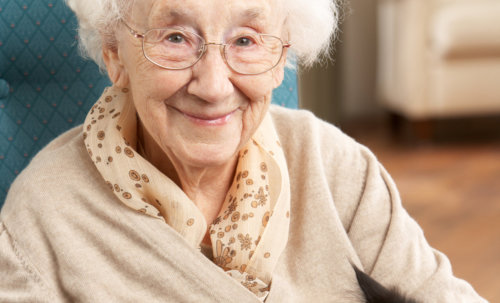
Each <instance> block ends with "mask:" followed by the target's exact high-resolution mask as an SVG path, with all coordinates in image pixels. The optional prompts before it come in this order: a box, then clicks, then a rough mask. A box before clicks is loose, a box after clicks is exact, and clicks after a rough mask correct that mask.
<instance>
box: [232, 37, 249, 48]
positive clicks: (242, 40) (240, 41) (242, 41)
mask: <svg viewBox="0 0 500 303" xmlns="http://www.w3.org/2000/svg"><path fill="white" fill-rule="evenodd" d="M233 44H234V45H235V46H251V45H253V44H254V41H253V40H252V39H251V38H250V37H239V38H236V40H234V42H233Z"/></svg>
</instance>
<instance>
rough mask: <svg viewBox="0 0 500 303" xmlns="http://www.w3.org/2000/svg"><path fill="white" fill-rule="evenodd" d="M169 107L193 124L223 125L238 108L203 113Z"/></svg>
mask: <svg viewBox="0 0 500 303" xmlns="http://www.w3.org/2000/svg"><path fill="white" fill-rule="evenodd" d="M169 107H170V108H172V109H174V110H176V111H177V112H179V113H181V114H182V115H183V116H184V117H185V118H187V119H188V120H189V121H191V122H193V123H195V124H198V125H201V126H221V125H225V124H227V123H229V121H230V120H231V117H232V116H233V115H234V113H235V112H236V111H237V110H238V109H235V110H233V111H231V112H228V113H222V114H213V115H205V114H194V113H187V112H184V111H182V110H179V109H177V108H175V107H171V106H169Z"/></svg>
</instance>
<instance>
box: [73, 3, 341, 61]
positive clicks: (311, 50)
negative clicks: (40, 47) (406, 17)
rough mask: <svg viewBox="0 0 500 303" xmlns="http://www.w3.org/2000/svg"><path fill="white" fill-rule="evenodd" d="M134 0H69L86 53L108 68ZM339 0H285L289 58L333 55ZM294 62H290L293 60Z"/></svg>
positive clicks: (297, 59) (83, 52)
mask: <svg viewBox="0 0 500 303" xmlns="http://www.w3.org/2000/svg"><path fill="white" fill-rule="evenodd" d="M133 1H134V0H66V3H67V5H68V6H69V7H70V8H71V9H72V10H73V11H74V12H75V14H76V16H77V18H78V24H79V28H78V36H79V40H80V41H79V42H80V50H81V53H82V55H83V56H85V57H87V58H90V59H92V60H93V61H95V62H96V63H97V64H98V65H99V67H100V68H101V69H103V70H104V69H105V66H104V62H103V58H102V49H103V47H111V48H114V47H116V39H115V32H114V31H115V29H116V27H117V26H118V23H119V22H120V19H121V18H122V17H123V16H124V15H125V14H126V12H127V11H128V9H129V8H130V7H131V5H132V3H133ZM337 2H339V0H337V1H336V0H283V6H284V13H285V16H286V21H285V31H287V32H288V35H289V37H288V38H289V40H290V42H291V44H292V46H291V48H290V50H291V51H289V56H288V61H289V62H292V65H294V64H295V61H298V63H299V64H301V65H302V66H310V65H312V64H313V63H314V62H315V61H317V60H319V59H321V58H329V56H330V45H331V43H332V41H333V37H334V35H335V33H336V31H337V26H338V19H339V8H338V5H337ZM289 66H290V64H289Z"/></svg>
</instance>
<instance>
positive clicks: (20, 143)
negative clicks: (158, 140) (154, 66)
mask: <svg viewBox="0 0 500 303" xmlns="http://www.w3.org/2000/svg"><path fill="white" fill-rule="evenodd" d="M82 1H83V0H82ZM76 26H77V23H76V19H75V17H74V15H73V14H72V12H71V11H70V10H69V9H68V8H67V7H66V6H65V4H64V3H63V1H62V0H22V1H21V0H0V207H1V205H2V204H3V201H4V200H5V196H6V193H7V190H8V189H9V186H10V184H11V183H12V181H13V180H14V178H15V177H16V175H17V174H19V172H20V171H21V170H22V169H23V168H24V167H25V166H26V165H27V164H28V163H29V161H30V159H31V158H32V157H33V156H34V155H35V154H36V153H37V152H38V151H39V150H40V149H41V148H42V147H43V146H45V145H46V144H47V143H48V142H50V141H51V140H52V139H53V138H55V137H56V136H57V135H59V134H61V133H62V132H64V131H65V130H67V129H69V128H71V127H73V126H76V125H78V124H80V123H82V122H83V119H84V118H85V115H86V113H87V111H88V110H89V109H90V107H91V106H92V105H93V103H94V102H95V101H96V100H97V98H98V97H99V96H100V94H101V92H102V90H103V89H104V88H105V87H106V86H108V85H109V84H110V82H109V80H108V79H107V77H105V76H104V75H102V74H101V73H99V69H98V67H97V66H96V65H95V64H94V63H93V62H89V61H86V60H83V59H82V58H81V57H80V56H79V55H78V49H77V46H76V39H77V37H76V31H75V29H76ZM297 100H298V99H297V78H296V73H295V72H294V71H293V70H287V71H286V73H285V81H284V82H283V84H282V85H281V86H280V87H279V88H277V89H276V90H275V91H274V93H273V102H274V103H276V104H280V105H282V106H287V107H291V108H296V107H297V105H298V101H297Z"/></svg>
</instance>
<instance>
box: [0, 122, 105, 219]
mask: <svg viewBox="0 0 500 303" xmlns="http://www.w3.org/2000/svg"><path fill="white" fill-rule="evenodd" d="M95 174H96V171H95V168H94V167H93V166H92V162H91V160H90V158H89V157H88V155H87V152H86V149H85V145H84V142H83V138H82V130H81V126H80V127H76V128H73V129H71V130H69V131H67V132H65V133H63V134H62V135H60V136H59V137H57V138H56V139H54V140H53V141H52V142H51V143H49V144H48V145H47V146H46V147H44V148H43V149H42V150H41V151H40V152H39V153H38V154H37V155H36V156H35V157H34V158H33V159H32V161H31V162H30V164H29V165H28V166H27V167H26V168H25V169H24V170H23V171H22V172H21V174H19V176H18V177H17V178H16V180H15V181H14V183H13V184H12V185H11V187H10V189H9V193H8V195H7V199H6V201H5V204H4V207H3V208H2V212H1V217H2V220H3V221H4V222H5V223H6V224H8V222H9V221H10V220H17V219H21V218H20V216H22V215H23V214H24V215H28V213H29V214H30V215H33V213H37V214H41V213H44V212H50V211H54V212H56V209H57V208H59V207H60V206H61V205H60V203H63V201H66V202H64V203H67V200H68V199H67V198H68V195H76V194H78V192H79V191H80V190H82V187H84V186H85V184H86V183H88V182H89V180H91V179H95ZM65 197H66V198H65Z"/></svg>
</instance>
